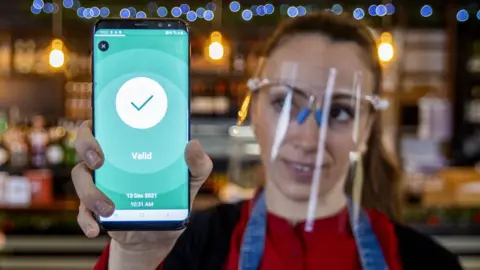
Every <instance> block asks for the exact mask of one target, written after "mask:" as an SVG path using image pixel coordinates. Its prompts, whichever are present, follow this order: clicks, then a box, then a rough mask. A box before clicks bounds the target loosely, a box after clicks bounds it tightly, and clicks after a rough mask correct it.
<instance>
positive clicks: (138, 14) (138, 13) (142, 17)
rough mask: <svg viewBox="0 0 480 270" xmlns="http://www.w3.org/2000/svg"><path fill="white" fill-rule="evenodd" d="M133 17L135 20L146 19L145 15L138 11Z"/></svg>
mask: <svg viewBox="0 0 480 270" xmlns="http://www.w3.org/2000/svg"><path fill="white" fill-rule="evenodd" d="M135 17H136V18H137V19H145V18H147V13H145V12H143V11H139V12H137V14H136V15H135Z"/></svg>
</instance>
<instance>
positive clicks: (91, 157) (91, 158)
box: [85, 150, 100, 168]
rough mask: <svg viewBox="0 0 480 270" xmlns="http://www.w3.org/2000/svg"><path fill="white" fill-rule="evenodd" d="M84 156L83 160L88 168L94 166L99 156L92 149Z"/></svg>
mask: <svg viewBox="0 0 480 270" xmlns="http://www.w3.org/2000/svg"><path fill="white" fill-rule="evenodd" d="M85 158H86V160H85V161H86V162H87V165H88V166H89V167H90V168H95V166H97V164H98V162H99V161H100V156H99V155H98V154H97V152H96V151H94V150H88V151H87V154H86V157H85Z"/></svg>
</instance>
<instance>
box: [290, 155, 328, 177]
mask: <svg viewBox="0 0 480 270" xmlns="http://www.w3.org/2000/svg"><path fill="white" fill-rule="evenodd" d="M283 163H284V164H285V166H286V167H287V169H288V170H289V171H290V173H291V174H292V176H293V177H294V178H295V180H297V181H302V182H311V181H312V179H313V174H314V172H315V168H316V167H315V164H313V163H302V162H295V161H289V160H286V159H284V160H283ZM322 168H325V165H323V166H322Z"/></svg>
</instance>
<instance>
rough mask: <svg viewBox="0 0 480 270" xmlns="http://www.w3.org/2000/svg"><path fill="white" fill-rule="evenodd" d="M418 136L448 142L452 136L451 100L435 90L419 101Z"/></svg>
mask: <svg viewBox="0 0 480 270" xmlns="http://www.w3.org/2000/svg"><path fill="white" fill-rule="evenodd" d="M418 108H419V117H420V119H419V128H418V137H419V138H420V139H422V140H434V141H437V142H440V143H443V142H447V141H448V140H450V138H451V136H452V134H451V133H452V123H451V122H452V108H451V104H450V101H449V100H447V99H446V98H444V97H443V95H438V94H435V93H433V92H430V93H428V94H426V95H425V96H423V97H421V98H420V99H419V101H418Z"/></svg>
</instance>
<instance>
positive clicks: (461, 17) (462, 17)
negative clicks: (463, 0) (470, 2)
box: [457, 9, 470, 22]
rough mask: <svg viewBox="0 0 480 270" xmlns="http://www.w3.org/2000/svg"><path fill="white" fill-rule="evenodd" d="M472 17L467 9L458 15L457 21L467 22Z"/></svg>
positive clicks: (460, 11)
mask: <svg viewBox="0 0 480 270" xmlns="http://www.w3.org/2000/svg"><path fill="white" fill-rule="evenodd" d="M469 17H470V16H469V15H468V12H467V11H466V10H465V9H461V10H459V11H458V13H457V20H458V21H459V22H465V21H467V20H468V18H469Z"/></svg>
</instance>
